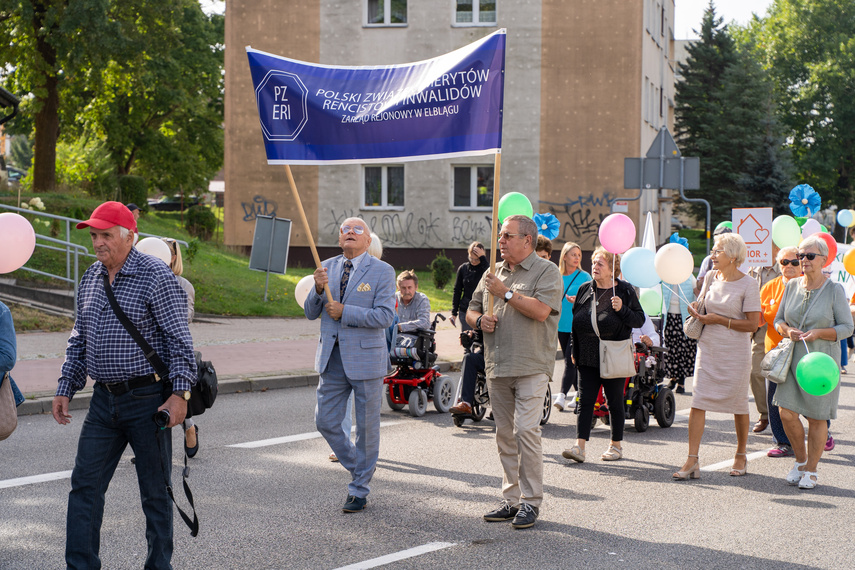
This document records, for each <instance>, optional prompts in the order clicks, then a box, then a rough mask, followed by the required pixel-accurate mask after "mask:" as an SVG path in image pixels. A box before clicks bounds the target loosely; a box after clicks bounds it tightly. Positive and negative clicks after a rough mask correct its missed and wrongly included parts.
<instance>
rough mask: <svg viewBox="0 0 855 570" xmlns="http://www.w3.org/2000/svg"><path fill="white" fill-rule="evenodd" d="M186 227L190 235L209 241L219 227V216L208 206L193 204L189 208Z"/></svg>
mask: <svg viewBox="0 0 855 570" xmlns="http://www.w3.org/2000/svg"><path fill="white" fill-rule="evenodd" d="M184 227H185V228H187V231H188V232H190V235H192V236H194V237H197V238H199V239H201V240H204V241H208V240H209V239H211V236H212V235H214V231H215V230H216V229H217V216H215V215H214V212H212V211H211V209H210V208H208V207H207V206H202V205H201V204H200V205H198V206H193V207H191V208H190V209H189V210H187V219H186V221H185V222H184Z"/></svg>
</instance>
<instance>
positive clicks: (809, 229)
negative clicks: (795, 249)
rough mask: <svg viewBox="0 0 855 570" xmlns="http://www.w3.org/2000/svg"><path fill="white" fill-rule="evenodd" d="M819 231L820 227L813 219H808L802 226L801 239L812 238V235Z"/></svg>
mask: <svg viewBox="0 0 855 570" xmlns="http://www.w3.org/2000/svg"><path fill="white" fill-rule="evenodd" d="M821 231H822V227H820V225H819V222H817V221H816V220H814V219H813V218H810V219H809V220H808V221H806V222H805V223H804V225H803V226H802V239H804V238H806V237H808V236H812V235H813V234H818V233H819V232H821Z"/></svg>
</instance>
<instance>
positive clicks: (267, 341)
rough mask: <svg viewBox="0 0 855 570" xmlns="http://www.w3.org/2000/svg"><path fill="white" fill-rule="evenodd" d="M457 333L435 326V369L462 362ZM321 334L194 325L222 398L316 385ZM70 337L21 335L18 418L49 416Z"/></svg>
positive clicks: (299, 327) (291, 323) (282, 324)
mask: <svg viewBox="0 0 855 570" xmlns="http://www.w3.org/2000/svg"><path fill="white" fill-rule="evenodd" d="M446 316H448V315H447V314H446ZM459 330H460V329H458V328H455V327H453V326H451V324H450V323H448V322H447V321H445V322H442V321H441V322H439V323H437V335H436V341H437V353H438V357H437V363H438V364H440V366H441V368H442V370H443V371H447V370H449V369H450V368H451V367H452V366H453V365H456V364H459V363H460V361H461V360H462V358H463V348H462V347H461V346H460V341H459ZM319 331H320V321H319V320H315V321H309V320H307V319H300V318H225V317H220V316H205V315H197V317H196V321H195V322H193V324H191V325H190V332H191V333H192V335H193V341H194V346H195V348H196V350H198V351H200V352H201V353H202V358H203V359H205V360H210V361H211V362H213V363H214V367H215V368H216V369H217V377H218V380H219V391H220V393H222V394H230V393H235V392H247V391H258V390H268V389H274V388H290V387H296V386H309V385H316V384H317V382H318V374H317V372H315V371H314V365H315V350H316V348H317V345H318V334H319ZM68 334H69V333H67V332H61V333H23V334H19V335H18V337H17V342H18V361H17V363H16V364H15V368H14V369H13V370H12V376H13V377H14V378H15V382H16V383H17V384H18V387H19V388H20V390H21V392H22V393H23V394H24V396H26V398H27V401H26V402H24V403H23V404H21V405H20V406H19V407H18V415H19V416H21V415H30V414H41V413H49V412H50V408H51V402H52V400H53V395H54V391H55V389H56V382H57V379H58V378H59V371H60V368H61V367H62V363H63V361H64V360H65V345H66V342H67V341H68ZM91 392H92V382H91V380H90V381H89V382H88V383H87V387H86V388H85V389H84V390H83V391H81V392H78V394H76V395H75V397H74V399H73V400H72V401H71V409H85V408H87V407H88V406H89V398H90V397H91Z"/></svg>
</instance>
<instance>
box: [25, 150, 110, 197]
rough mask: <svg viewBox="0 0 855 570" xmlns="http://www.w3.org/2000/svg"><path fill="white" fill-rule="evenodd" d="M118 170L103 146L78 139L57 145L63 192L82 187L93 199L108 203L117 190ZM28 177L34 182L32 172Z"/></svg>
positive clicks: (59, 180) (60, 186) (58, 180)
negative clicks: (105, 200)
mask: <svg viewBox="0 0 855 570" xmlns="http://www.w3.org/2000/svg"><path fill="white" fill-rule="evenodd" d="M115 170H116V169H115V166H114V164H113V159H112V158H111V157H110V153H109V152H108V151H107V148H106V147H105V146H104V144H103V143H98V142H87V141H84V140H83V139H78V140H76V141H73V142H70V143H68V142H60V143H58V144H57V145H56V183H57V187H58V188H59V189H60V190H61V191H65V192H68V191H70V190H74V189H78V188H79V189H81V190H84V191H85V192H86V193H87V194H89V195H90V196H94V197H95V198H99V199H107V200H109V199H110V198H109V197H111V196H113V195H114V193H115V191H116V174H115ZM27 178H29V179H32V173H31V172H30V173H29V174H28V176H27ZM25 180H26V179H25Z"/></svg>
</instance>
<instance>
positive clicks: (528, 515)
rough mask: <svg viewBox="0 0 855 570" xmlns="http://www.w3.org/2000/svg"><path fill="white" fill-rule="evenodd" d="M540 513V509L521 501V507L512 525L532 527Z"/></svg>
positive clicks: (515, 526)
mask: <svg viewBox="0 0 855 570" xmlns="http://www.w3.org/2000/svg"><path fill="white" fill-rule="evenodd" d="M538 514H540V509H539V508H537V507H532V506H531V505H529V504H527V503H520V508H519V510H518V512H517V516H515V517H514V520H513V522H511V526H512V527H514V528H530V527H533V526H534V523H535V522H536V521H537V515H538Z"/></svg>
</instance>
